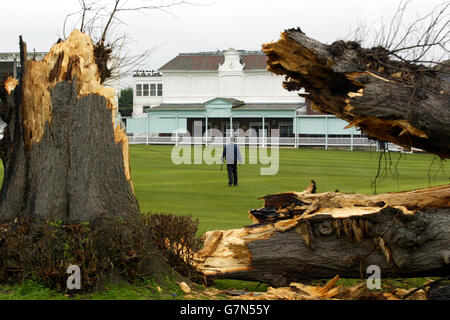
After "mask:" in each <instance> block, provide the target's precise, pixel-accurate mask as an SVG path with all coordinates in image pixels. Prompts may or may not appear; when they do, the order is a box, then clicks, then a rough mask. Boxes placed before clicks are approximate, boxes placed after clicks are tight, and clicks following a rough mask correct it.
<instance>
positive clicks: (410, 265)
mask: <svg viewBox="0 0 450 320" xmlns="http://www.w3.org/2000/svg"><path fill="white" fill-rule="evenodd" d="M310 190H311V189H309V190H305V191H303V192H289V193H282V194H276V195H270V196H266V197H264V198H262V199H264V201H265V205H264V207H263V208H261V209H256V210H251V211H250V218H252V220H253V221H254V222H255V224H253V225H250V226H247V227H244V228H242V229H234V230H226V231H221V230H216V231H209V232H207V233H206V234H205V244H204V248H203V249H202V250H200V251H199V252H197V253H196V254H195V261H196V263H197V265H196V267H197V269H198V270H200V271H201V272H203V273H204V274H205V275H206V276H208V277H210V278H213V279H214V278H229V279H242V280H253V281H261V282H265V283H269V284H271V285H273V286H283V285H288V284H289V283H290V282H298V281H301V280H305V279H328V278H332V277H334V276H336V275H339V276H341V277H348V278H360V277H365V276H367V275H366V269H367V267H368V266H370V265H377V266H379V267H380V269H381V276H382V277H384V278H385V277H422V276H440V275H448V274H450V233H449V232H448V229H449V228H448V226H449V225H450V185H446V186H441V187H434V188H428V189H421V190H415V191H410V192H400V193H392V194H381V195H375V196H368V195H363V194H341V193H335V192H327V193H321V194H313V193H311V192H310Z"/></svg>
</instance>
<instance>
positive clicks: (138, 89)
mask: <svg viewBox="0 0 450 320" xmlns="http://www.w3.org/2000/svg"><path fill="white" fill-rule="evenodd" d="M136 96H137V97H141V96H142V84H137V85H136Z"/></svg>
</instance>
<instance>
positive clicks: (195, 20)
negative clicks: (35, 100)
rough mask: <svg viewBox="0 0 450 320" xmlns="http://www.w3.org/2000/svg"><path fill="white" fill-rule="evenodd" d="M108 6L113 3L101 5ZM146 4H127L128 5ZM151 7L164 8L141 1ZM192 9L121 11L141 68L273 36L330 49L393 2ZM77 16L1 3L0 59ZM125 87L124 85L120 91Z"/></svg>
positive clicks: (252, 46) (419, 5) (48, 37)
mask: <svg viewBox="0 0 450 320" xmlns="http://www.w3.org/2000/svg"><path fill="white" fill-rule="evenodd" d="M103 1H104V2H105V3H112V2H113V0H103ZM142 1H144V2H145V0H128V4H129V5H130V6H133V5H134V4H137V3H142ZM148 2H151V3H154V4H159V3H161V2H163V3H170V1H161V0H154V1H148ZM191 2H195V3H197V4H204V5H199V6H191V5H183V6H181V7H172V8H171V9H170V12H171V13H172V14H168V13H165V12H162V11H159V10H154V11H149V12H147V14H145V15H144V14H140V13H135V12H122V13H121V18H122V19H123V20H124V21H125V22H126V23H127V25H123V26H121V27H120V30H121V31H123V32H125V33H127V34H128V35H129V37H130V38H132V39H133V40H134V42H133V43H132V44H131V45H130V50H131V51H132V52H134V53H138V52H140V51H142V50H143V49H146V48H156V50H155V52H154V53H153V54H152V55H151V56H150V57H149V58H148V59H147V61H146V64H145V65H146V66H145V67H146V69H158V68H159V67H160V66H162V65H163V64H165V63H166V62H168V61H169V60H170V59H172V58H173V57H175V56H176V55H177V54H178V53H180V52H196V51H215V50H217V49H219V50H224V49H228V48H230V47H233V48H235V49H245V50H260V48H261V44H263V43H266V42H270V41H275V40H278V38H279V35H280V32H282V31H283V30H285V29H288V28H291V27H300V28H301V29H302V30H303V32H305V33H306V34H307V35H308V36H310V37H312V38H315V39H317V40H319V41H322V42H326V43H331V42H333V41H335V40H336V39H339V38H343V37H344V36H345V35H347V34H348V33H349V31H350V30H352V29H354V28H355V27H356V26H358V25H360V24H364V23H365V24H367V25H368V26H369V27H370V26H372V25H374V23H375V22H376V21H379V19H380V18H383V19H385V20H386V21H389V18H390V17H392V15H393V14H394V12H395V11H396V9H397V7H398V5H399V3H400V0H339V1H337V0H334V1H333V0H191ZM443 2H444V0H412V1H411V2H410V4H409V5H408V10H409V11H408V12H409V14H408V16H407V17H406V20H408V19H409V20H413V19H414V18H415V16H416V14H419V15H423V14H424V13H428V12H429V11H431V10H432V9H433V8H434V7H435V6H436V5H438V4H441V3H443ZM78 9H79V4H78V0H39V1H37V0H14V1H6V0H1V2H0V16H1V19H0V30H1V31H0V32H1V36H0V39H1V42H0V52H8V51H17V50H18V37H19V35H23V38H24V40H25V42H27V45H28V50H29V51H31V50H33V49H36V51H48V50H49V49H50V47H51V45H52V44H53V43H55V42H56V40H57V39H58V37H59V36H61V34H62V26H63V23H64V18H65V17H66V15H67V14H69V13H72V12H74V11H77V10H78ZM127 83H129V80H127V81H125V83H124V85H125V84H127Z"/></svg>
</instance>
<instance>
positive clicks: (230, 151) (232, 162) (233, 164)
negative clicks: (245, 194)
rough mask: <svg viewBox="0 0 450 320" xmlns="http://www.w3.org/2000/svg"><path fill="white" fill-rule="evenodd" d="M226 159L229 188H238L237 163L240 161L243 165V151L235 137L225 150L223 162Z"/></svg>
mask: <svg viewBox="0 0 450 320" xmlns="http://www.w3.org/2000/svg"><path fill="white" fill-rule="evenodd" d="M224 158H225V159H226V160H227V171H228V186H229V187H231V186H232V185H234V186H237V185H238V176H237V162H238V161H239V163H242V158H241V150H239V146H238V145H237V144H236V138H235V137H232V138H231V141H230V143H228V144H227V145H226V146H225V147H224V148H223V152H222V159H221V160H222V162H223V159H224Z"/></svg>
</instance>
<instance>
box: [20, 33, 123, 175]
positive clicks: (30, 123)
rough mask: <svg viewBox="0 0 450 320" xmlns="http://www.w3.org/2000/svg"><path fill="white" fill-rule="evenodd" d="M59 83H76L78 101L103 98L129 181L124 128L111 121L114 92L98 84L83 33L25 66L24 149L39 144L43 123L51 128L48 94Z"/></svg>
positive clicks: (87, 39)
mask: <svg viewBox="0 0 450 320" xmlns="http://www.w3.org/2000/svg"><path fill="white" fill-rule="evenodd" d="M62 81H76V87H77V94H78V98H81V97H83V96H87V95H90V94H97V95H100V96H102V97H104V98H105V99H106V107H107V108H108V109H110V110H111V121H112V123H113V128H114V139H115V142H116V144H118V143H119V142H121V144H122V154H123V160H124V170H125V176H126V178H127V180H128V181H130V180H131V176H130V168H129V147H128V138H127V136H126V133H125V130H124V128H122V127H121V126H120V124H119V123H117V124H116V121H115V113H116V109H118V106H117V103H116V101H115V91H114V89H112V88H108V87H105V86H103V85H102V81H101V77H100V71H99V68H98V65H97V63H96V59H95V54H94V43H93V42H92V39H91V38H90V37H89V36H88V35H87V34H84V33H82V32H81V31H79V30H74V31H73V32H72V33H71V34H70V36H69V38H68V39H67V40H66V41H60V42H58V43H57V44H55V45H53V46H52V48H51V49H50V52H49V53H48V54H47V55H46V56H45V57H44V59H43V60H42V61H35V60H33V59H30V60H28V61H26V63H25V75H24V78H23V104H24V119H23V124H24V127H25V130H26V135H25V139H26V140H25V142H26V145H27V147H29V148H31V146H32V144H33V143H37V142H39V141H41V139H42V137H43V134H44V128H45V123H46V122H48V123H49V125H51V123H52V102H51V97H50V91H51V89H52V88H54V87H55V85H56V84H57V83H59V82H62Z"/></svg>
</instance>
